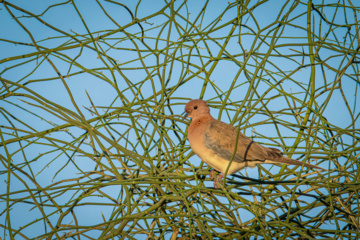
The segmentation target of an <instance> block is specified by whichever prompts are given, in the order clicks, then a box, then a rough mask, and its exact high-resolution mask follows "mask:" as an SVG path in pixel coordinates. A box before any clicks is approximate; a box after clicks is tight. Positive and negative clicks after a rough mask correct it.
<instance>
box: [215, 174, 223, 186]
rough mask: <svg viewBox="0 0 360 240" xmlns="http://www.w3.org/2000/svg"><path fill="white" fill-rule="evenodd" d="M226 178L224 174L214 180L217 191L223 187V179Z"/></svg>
mask: <svg viewBox="0 0 360 240" xmlns="http://www.w3.org/2000/svg"><path fill="white" fill-rule="evenodd" d="M223 177H224V174H220V175H218V176H217V177H216V179H215V180H214V188H215V189H219V188H220V186H221V185H222V181H221V179H222V178H223Z"/></svg>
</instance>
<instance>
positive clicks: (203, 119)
mask: <svg viewBox="0 0 360 240" xmlns="http://www.w3.org/2000/svg"><path fill="white" fill-rule="evenodd" d="M212 118H213V117H212V116H211V115H210V114H204V115H200V116H198V117H194V118H192V119H191V124H190V125H192V127H199V126H201V125H204V124H205V123H207V122H208V121H210V120H211V119H212Z"/></svg>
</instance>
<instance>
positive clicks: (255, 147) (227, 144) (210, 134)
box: [204, 119, 268, 162]
mask: <svg viewBox="0 0 360 240" xmlns="http://www.w3.org/2000/svg"><path fill="white" fill-rule="evenodd" d="M237 132H238V130H237V129H236V128H235V127H233V126H232V125H229V124H226V123H223V122H221V121H218V120H216V119H213V120H212V122H211V123H210V124H209V128H208V129H207V130H206V131H205V136H204V143H205V147H207V148H209V149H211V150H212V151H214V153H215V154H216V155H218V156H219V157H221V158H224V159H228V160H230V159H231V157H232V155H233V153H234V151H235V143H236V138H237ZM267 157H268V153H267V151H266V148H265V147H263V146H261V145H260V144H258V143H256V142H253V141H252V140H250V139H249V138H247V137H246V136H245V135H244V134H242V133H241V132H240V133H239V139H238V144H237V148H236V154H235V156H234V160H233V161H236V162H243V161H244V158H246V159H245V160H260V161H264V160H266V159H267Z"/></svg>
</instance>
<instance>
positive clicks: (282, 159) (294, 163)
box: [272, 157, 325, 170]
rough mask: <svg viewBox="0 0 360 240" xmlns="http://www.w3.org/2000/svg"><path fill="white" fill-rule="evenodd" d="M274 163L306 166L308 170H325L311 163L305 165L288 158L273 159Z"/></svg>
mask: <svg viewBox="0 0 360 240" xmlns="http://www.w3.org/2000/svg"><path fill="white" fill-rule="evenodd" d="M272 161H274V162H277V163H284V164H288V165H296V166H302V165H304V167H307V168H317V169H321V170H325V169H324V168H322V167H319V166H316V165H313V164H310V163H305V164H304V163H303V162H302V161H298V160H294V159H291V158H286V157H282V158H275V159H272Z"/></svg>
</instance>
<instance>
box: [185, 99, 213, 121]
mask: <svg viewBox="0 0 360 240" xmlns="http://www.w3.org/2000/svg"><path fill="white" fill-rule="evenodd" d="M209 112H210V108H209V107H208V105H207V103H206V102H205V101H204V100H201V99H196V100H191V101H190V102H188V103H187V104H186V106H185V113H186V114H185V116H184V118H186V117H189V118H192V119H194V118H197V117H202V116H207V115H208V114H209Z"/></svg>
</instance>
